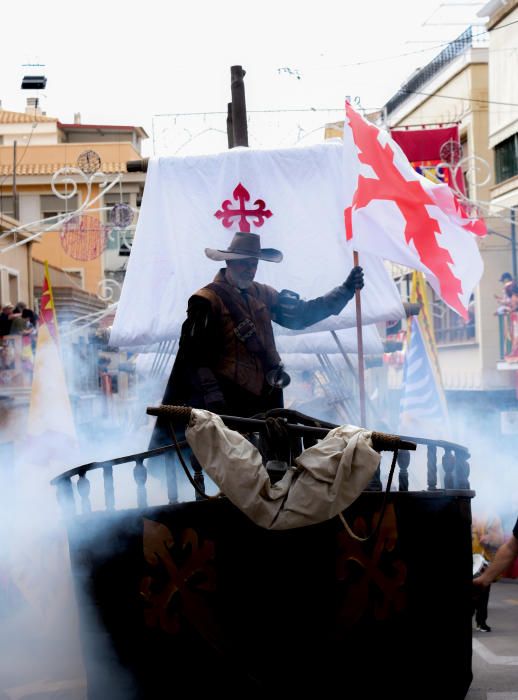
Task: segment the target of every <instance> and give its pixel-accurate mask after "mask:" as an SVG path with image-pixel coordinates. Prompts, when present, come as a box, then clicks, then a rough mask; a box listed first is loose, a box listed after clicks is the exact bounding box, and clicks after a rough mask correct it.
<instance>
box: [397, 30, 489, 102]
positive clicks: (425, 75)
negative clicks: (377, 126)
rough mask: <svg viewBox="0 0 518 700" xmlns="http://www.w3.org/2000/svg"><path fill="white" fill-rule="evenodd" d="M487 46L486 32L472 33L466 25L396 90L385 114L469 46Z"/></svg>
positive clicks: (417, 89) (420, 87)
mask: <svg viewBox="0 0 518 700" xmlns="http://www.w3.org/2000/svg"><path fill="white" fill-rule="evenodd" d="M480 35H483V36H480ZM485 46H487V38H486V33H485V32H482V31H479V32H477V33H475V34H473V27H471V26H470V27H468V28H467V29H466V30H465V31H464V32H462V34H460V35H459V36H458V37H457V38H456V39H454V40H453V41H452V42H450V43H449V44H448V45H447V46H446V47H445V48H444V49H443V50H442V51H441V53H440V54H439V55H438V56H436V57H435V58H434V59H432V60H431V61H430V63H427V64H426V66H424V68H421V69H420V70H418V71H417V72H416V73H415V74H414V75H413V76H412V77H411V78H410V79H409V80H407V82H406V83H404V84H403V85H402V86H401V88H400V89H399V90H398V92H397V93H396V94H395V95H394V97H392V98H391V99H390V100H389V101H388V102H387V104H386V105H385V111H386V115H387V116H389V115H390V114H392V112H395V110H396V109H397V108H398V107H399V106H400V105H401V104H403V102H405V101H406V100H408V99H409V98H410V97H411V96H412V94H414V93H416V92H419V91H420V90H421V89H422V87H423V86H424V85H426V84H427V83H428V82H430V80H432V78H434V77H435V76H436V75H437V74H438V73H439V72H440V71H441V70H442V69H443V68H444V67H445V66H447V65H448V64H449V63H452V61H454V60H455V59H456V58H457V56H460V55H461V54H462V53H464V51H466V50H467V49H470V48H482V47H485Z"/></svg>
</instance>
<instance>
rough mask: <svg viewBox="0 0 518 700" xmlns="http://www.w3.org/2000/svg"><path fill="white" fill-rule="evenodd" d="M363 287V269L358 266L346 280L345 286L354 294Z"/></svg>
mask: <svg viewBox="0 0 518 700" xmlns="http://www.w3.org/2000/svg"><path fill="white" fill-rule="evenodd" d="M363 285H364V281H363V268H362V267H360V266H359V265H358V266H356V267H353V269H352V270H351V272H349V276H348V277H347V279H346V280H345V282H344V286H345V287H347V289H348V290H349V291H351V292H352V293H353V294H354V292H355V291H356V290H357V289H362V288H363Z"/></svg>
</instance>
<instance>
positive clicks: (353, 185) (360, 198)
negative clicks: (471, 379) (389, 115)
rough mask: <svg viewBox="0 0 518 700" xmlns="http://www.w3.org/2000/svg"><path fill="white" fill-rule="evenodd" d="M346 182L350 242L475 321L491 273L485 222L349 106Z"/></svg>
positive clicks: (444, 185)
mask: <svg viewBox="0 0 518 700" xmlns="http://www.w3.org/2000/svg"><path fill="white" fill-rule="evenodd" d="M345 112H346V119H345V123H344V151H343V156H344V175H345V210H344V216H345V229H346V236H347V240H348V241H350V242H351V243H352V245H353V247H354V248H355V249H356V250H358V251H360V252H364V253H374V254H376V255H379V256H381V257H383V258H385V259H386V260H390V261H392V262H395V263H398V264H400V265H404V266H406V267H410V268H412V269H414V270H420V271H421V272H423V273H424V275H425V277H426V280H427V281H428V282H429V284H430V285H431V287H432V288H433V289H434V290H435V292H436V293H437V294H438V295H439V296H440V297H441V299H442V300H443V301H444V302H445V303H446V304H448V306H450V307H451V308H452V309H454V310H455V311H457V312H458V313H459V314H461V315H462V316H464V318H467V307H468V301H469V297H470V294H471V292H472V291H473V289H474V288H475V286H476V285H477V283H478V281H479V280H480V277H481V275H482V271H483V263H482V258H481V256H480V252H479V249H478V245H477V241H476V237H477V236H483V235H485V234H486V233H487V231H486V227H485V224H484V222H483V221H482V220H480V219H474V218H470V217H469V216H468V214H467V211H466V208H465V207H464V206H463V205H462V203H461V202H460V201H459V199H458V198H457V196H456V195H455V193H454V192H453V191H452V190H451V189H450V187H449V186H448V185H446V184H437V183H434V182H432V181H431V180H429V179H428V178H426V177H423V176H422V175H420V174H419V173H417V172H416V171H415V170H414V168H413V167H412V166H411V164H410V163H409V162H408V159H407V158H406V156H405V155H404V153H403V151H402V150H401V149H400V148H399V146H398V145H397V144H396V143H395V142H394V141H393V140H392V139H391V137H390V135H389V134H388V133H387V132H385V131H382V130H381V129H379V128H378V127H376V126H375V125H374V124H371V123H370V122H368V121H366V120H365V119H364V118H363V117H362V116H360V115H359V114H358V113H357V112H356V111H355V110H354V109H353V108H352V107H351V105H350V104H349V103H347V104H346V107H345Z"/></svg>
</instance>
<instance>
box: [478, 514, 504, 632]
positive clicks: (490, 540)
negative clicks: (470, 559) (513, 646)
mask: <svg viewBox="0 0 518 700" xmlns="http://www.w3.org/2000/svg"><path fill="white" fill-rule="evenodd" d="M471 534H472V549H473V554H481V555H482V556H483V557H484V559H485V560H486V561H487V562H490V561H491V560H492V559H493V557H494V556H495V554H496V552H497V550H498V547H500V545H501V544H502V543H503V541H504V532H503V530H502V523H501V521H500V518H499V517H498V516H495V515H492V514H491V513H490V512H489V511H483V512H482V513H480V514H479V515H477V516H473V521H472V529H471ZM474 580H476V579H474ZM489 592H490V588H489V586H487V587H485V588H483V589H479V590H478V595H476V596H475V598H474V601H473V608H474V610H473V612H474V614H475V622H476V626H477V631H478V632H491V627H489V625H488V624H487V616H488V603H489Z"/></svg>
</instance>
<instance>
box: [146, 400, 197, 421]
mask: <svg viewBox="0 0 518 700" xmlns="http://www.w3.org/2000/svg"><path fill="white" fill-rule="evenodd" d="M154 410H155V411H156V413H155V415H160V416H166V417H167V418H171V419H172V418H183V419H184V420H186V421H187V422H189V420H190V418H191V411H192V408H191V407H190V406H165V405H164V404H161V405H160V406H158V408H156V409H154Z"/></svg>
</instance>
